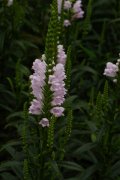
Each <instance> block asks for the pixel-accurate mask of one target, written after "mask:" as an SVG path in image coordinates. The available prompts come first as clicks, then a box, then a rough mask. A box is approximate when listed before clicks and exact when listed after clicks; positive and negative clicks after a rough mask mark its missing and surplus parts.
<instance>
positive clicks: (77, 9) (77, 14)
mask: <svg viewBox="0 0 120 180" xmlns="http://www.w3.org/2000/svg"><path fill="white" fill-rule="evenodd" d="M73 12H74V15H73V17H72V19H75V18H83V15H84V11H83V10H82V1H81V0H77V1H76V2H75V3H74V5H73Z"/></svg>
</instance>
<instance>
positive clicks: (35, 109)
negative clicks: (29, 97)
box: [29, 99, 41, 115]
mask: <svg viewBox="0 0 120 180" xmlns="http://www.w3.org/2000/svg"><path fill="white" fill-rule="evenodd" d="M40 109H41V104H40V102H39V101H38V100H37V99H33V101H32V102H31V106H30V108H29V113H30V114H36V115H39V114H40Z"/></svg>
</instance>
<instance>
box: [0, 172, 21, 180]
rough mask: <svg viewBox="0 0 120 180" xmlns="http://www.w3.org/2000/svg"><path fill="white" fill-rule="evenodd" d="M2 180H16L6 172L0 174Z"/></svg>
mask: <svg viewBox="0 0 120 180" xmlns="http://www.w3.org/2000/svg"><path fill="white" fill-rule="evenodd" d="M0 176H1V178H2V180H18V179H17V177H15V176H13V175H12V174H10V173H8V172H3V173H0Z"/></svg>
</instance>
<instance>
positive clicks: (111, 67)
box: [103, 62, 118, 77]
mask: <svg viewBox="0 0 120 180" xmlns="http://www.w3.org/2000/svg"><path fill="white" fill-rule="evenodd" d="M117 72H118V66H117V65H115V64H113V63H111V62H108V63H107V64H106V68H105V70H104V73H103V74H104V75H105V76H108V77H115V76H116V75H117Z"/></svg>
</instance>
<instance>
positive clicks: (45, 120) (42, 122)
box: [39, 118, 50, 127]
mask: <svg viewBox="0 0 120 180" xmlns="http://www.w3.org/2000/svg"><path fill="white" fill-rule="evenodd" d="M39 125H41V126H42V127H49V125H50V124H49V120H48V119H47V118H43V119H42V120H41V121H40V122H39Z"/></svg>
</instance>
